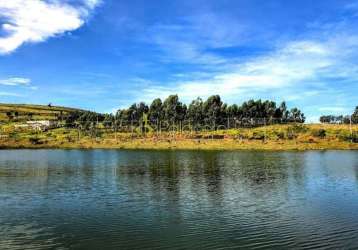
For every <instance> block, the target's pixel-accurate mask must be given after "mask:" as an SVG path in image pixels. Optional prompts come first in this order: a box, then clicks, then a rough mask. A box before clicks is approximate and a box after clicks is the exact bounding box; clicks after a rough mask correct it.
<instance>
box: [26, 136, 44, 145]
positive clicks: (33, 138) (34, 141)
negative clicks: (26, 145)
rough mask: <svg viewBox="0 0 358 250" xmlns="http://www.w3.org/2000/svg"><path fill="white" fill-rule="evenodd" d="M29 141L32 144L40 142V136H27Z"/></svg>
mask: <svg viewBox="0 0 358 250" xmlns="http://www.w3.org/2000/svg"><path fill="white" fill-rule="evenodd" d="M29 141H30V143H31V144H33V145H39V144H42V142H41V141H40V138H37V137H30V138H29Z"/></svg>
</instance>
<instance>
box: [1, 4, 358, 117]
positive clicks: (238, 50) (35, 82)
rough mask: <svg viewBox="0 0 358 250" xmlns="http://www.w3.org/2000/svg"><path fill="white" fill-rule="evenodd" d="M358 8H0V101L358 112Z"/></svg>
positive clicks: (101, 107)
mask: <svg viewBox="0 0 358 250" xmlns="http://www.w3.org/2000/svg"><path fill="white" fill-rule="evenodd" d="M357 27H358V1H357V0H315V1H312V0H290V1H287V0H265V1H263V0H220V1H217V0H180V1H175V0H155V1H148V0H131V1H128V0H61V1H59V0H27V1H23V0H0V102H11V103H37V104H46V103H49V102H51V103H53V104H56V105H64V106H74V107H80V108H85V109H90V110H95V111H99V112H112V111H113V110H116V109H118V108H121V107H126V106H128V105H130V104H132V103H133V102H137V101H142V100H143V101H146V102H150V101H151V100H152V99H153V98H155V97H161V98H165V97H166V96H168V95H169V94H176V93H177V94H179V96H180V97H181V99H182V100H183V101H184V102H186V103H188V102H189V101H190V100H192V99H194V98H196V97H198V96H200V97H202V98H206V97H208V96H209V95H212V94H220V95H221V96H222V98H223V100H224V101H225V102H227V103H229V104H230V103H241V102H243V101H245V100H248V99H251V98H255V99H256V98H262V99H272V100H275V101H277V102H280V101H283V100H285V101H286V102H287V103H288V105H289V106H298V107H299V108H301V109H302V110H303V111H304V113H305V114H306V116H307V117H308V120H309V121H316V120H317V118H318V117H319V116H320V115H321V114H349V113H351V112H352V111H353V109H354V108H355V106H357V105H358V97H357V96H358V95H357V93H358V28H357Z"/></svg>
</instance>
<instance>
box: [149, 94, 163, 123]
mask: <svg viewBox="0 0 358 250" xmlns="http://www.w3.org/2000/svg"><path fill="white" fill-rule="evenodd" d="M162 119H163V103H162V100H161V99H160V98H157V99H155V100H154V101H153V102H152V104H151V105H150V108H149V120H150V121H153V122H154V121H155V122H158V121H161V120H162Z"/></svg>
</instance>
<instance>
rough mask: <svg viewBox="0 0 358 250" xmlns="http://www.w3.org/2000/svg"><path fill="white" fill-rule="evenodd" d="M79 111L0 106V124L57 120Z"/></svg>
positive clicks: (38, 106) (42, 106) (61, 108)
mask: <svg viewBox="0 0 358 250" xmlns="http://www.w3.org/2000/svg"><path fill="white" fill-rule="evenodd" d="M75 111H79V109H75V108H67V107H58V106H51V107H49V106H45V105H29V104H1V103H0V122H1V121H2V122H9V121H24V120H59V119H62V118H64V117H66V116H67V115H69V114H70V113H71V112H75Z"/></svg>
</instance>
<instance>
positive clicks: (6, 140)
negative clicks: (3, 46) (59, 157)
mask: <svg viewBox="0 0 358 250" xmlns="http://www.w3.org/2000/svg"><path fill="white" fill-rule="evenodd" d="M320 121H321V123H319V124H305V123H304V122H305V116H304V114H303V112H302V111H301V110H299V109H298V108H292V109H288V108H287V106H286V103H284V102H282V103H281V104H279V105H276V103H275V102H272V101H261V100H257V101H255V100H250V101H248V102H244V103H243V104H242V105H241V106H239V105H236V104H233V105H227V104H225V103H223V102H222V101H221V98H220V96H212V97H209V98H208V99H207V100H206V101H203V100H201V99H200V98H198V99H196V100H194V101H193V102H191V103H190V105H189V106H186V105H185V104H183V103H181V102H180V101H179V98H178V96H176V95H172V96H169V97H168V98H167V99H166V100H164V102H162V101H161V100H160V99H155V100H154V101H153V102H152V103H151V105H149V106H147V105H146V104H145V103H139V104H133V105H131V106H130V107H129V108H128V109H122V110H118V112H117V113H116V114H100V113H96V112H90V111H84V110H80V109H73V108H64V107H56V106H52V105H47V106H41V105H16V104H11V105H10V104H0V122H1V123H0V148H125V149H203V150H206V149H207V150H216V149H218V150H324V149H358V124H357V123H358V108H356V110H355V111H354V112H353V114H351V115H346V116H343V115H341V116H332V115H325V116H322V117H321V119H320Z"/></svg>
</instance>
